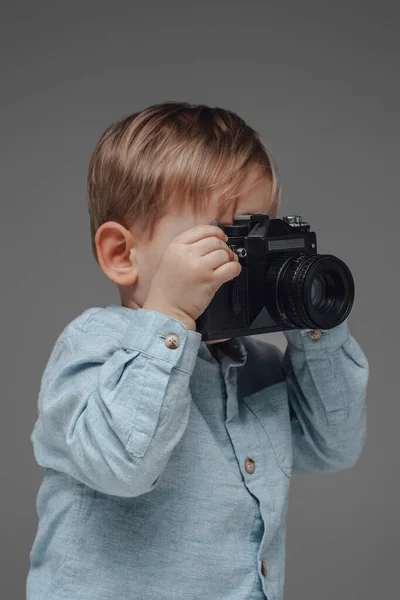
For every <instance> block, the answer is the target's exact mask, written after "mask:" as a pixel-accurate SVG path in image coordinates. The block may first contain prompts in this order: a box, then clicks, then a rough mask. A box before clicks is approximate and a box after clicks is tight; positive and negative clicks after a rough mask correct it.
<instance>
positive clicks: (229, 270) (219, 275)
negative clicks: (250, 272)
mask: <svg viewBox="0 0 400 600" xmlns="http://www.w3.org/2000/svg"><path fill="white" fill-rule="evenodd" d="M241 271H242V265H241V264H240V262H234V261H233V260H230V261H229V262H227V263H224V264H223V265H220V266H219V267H217V268H216V269H214V271H213V273H212V277H214V278H215V279H216V280H217V281H221V285H222V284H223V283H225V282H226V281H229V280H230V279H234V278H235V277H237V276H238V275H240V273H241Z"/></svg>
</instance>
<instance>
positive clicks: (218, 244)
mask: <svg viewBox="0 0 400 600" xmlns="http://www.w3.org/2000/svg"><path fill="white" fill-rule="evenodd" d="M193 246H194V248H195V249H196V252H199V253H200V256H204V255H205V254H208V253H209V252H212V251H213V250H219V249H222V250H225V251H226V252H227V253H228V254H229V256H230V258H231V259H233V258H234V257H235V256H236V254H235V253H234V252H233V250H231V248H229V246H228V245H227V244H226V243H225V242H224V240H221V238H219V237H215V236H212V237H207V238H203V239H201V240H199V241H198V242H195V243H194V244H193Z"/></svg>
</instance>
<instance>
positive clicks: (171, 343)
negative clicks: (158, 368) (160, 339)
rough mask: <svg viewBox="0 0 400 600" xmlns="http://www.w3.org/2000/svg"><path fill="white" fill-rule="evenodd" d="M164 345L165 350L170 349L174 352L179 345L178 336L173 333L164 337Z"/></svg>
mask: <svg viewBox="0 0 400 600" xmlns="http://www.w3.org/2000/svg"><path fill="white" fill-rule="evenodd" d="M164 343H165V345H166V346H167V348H171V349H172V350H175V348H177V347H178V346H179V344H180V339H179V336H178V335H176V334H175V333H169V334H168V335H167V336H166V338H165V340H164Z"/></svg>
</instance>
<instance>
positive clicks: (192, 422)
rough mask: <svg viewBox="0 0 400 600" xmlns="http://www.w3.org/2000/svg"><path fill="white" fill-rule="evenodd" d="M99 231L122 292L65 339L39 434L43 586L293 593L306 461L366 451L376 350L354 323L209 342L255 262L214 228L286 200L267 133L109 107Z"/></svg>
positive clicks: (67, 591)
mask: <svg viewBox="0 0 400 600" xmlns="http://www.w3.org/2000/svg"><path fill="white" fill-rule="evenodd" d="M88 201H89V214H90V219H91V233H92V246H93V251H94V255H95V257H96V260H97V261H98V264H99V266H100V267H101V269H102V271H103V272H104V273H105V275H106V276H107V277H108V278H109V279H110V280H111V281H113V282H114V283H115V284H116V285H117V286H118V289H119V293H120V298H121V304H120V305H114V304H112V305H109V306H105V307H95V308H89V309H87V310H85V311H84V312H83V313H82V314H81V315H79V316H78V317H77V318H75V319H74V320H73V321H72V322H71V323H69V324H68V325H67V326H66V328H65V329H64V331H63V332H62V333H61V335H60V337H59V338H58V340H57V342H56V344H55V347H54V349H53V351H52V353H51V356H50V358H49V361H48V363H47V366H46V369H45V371H44V374H43V377H42V382H41V388H40V394H39V416H38V420H37V422H36V424H35V428H34V431H33V434H32V441H33V445H34V451H35V457H36V459H37V461H38V463H39V465H41V466H42V467H43V468H44V481H43V483H42V486H41V488H40V491H39V495H38V503H37V507H38V514H39V527H38V532H37V536H36V539H35V542H34V545H33V548H32V552H31V555H30V558H31V568H30V572H29V575H28V581H27V598H28V600H61V599H63V600H67V599H68V600H76V599H77V598H82V599H84V600H128V599H129V600H133V599H138V600H139V599H140V600H150V599H151V600H154V599H157V600H160V599H168V600H173V599H176V600H189V599H191V600H192V599H196V600H250V599H251V600H258V599H260V600H261V599H262V598H264V599H265V598H268V600H281V599H282V598H283V589H284V569H285V533H286V529H285V528H286V513H287V507H288V490H289V484H290V479H291V474H292V471H293V470H295V471H302V472H321V471H338V470H341V469H346V468H349V467H351V466H353V465H354V464H355V462H356V461H357V459H358V458H359V456H360V453H361V451H362V448H363V446H364V442H365V437H366V404H365V395H366V387H367V380H368V363H367V360H366V358H365V356H364V354H363V352H362V350H361V348H360V346H359V345H358V344H357V342H356V341H355V340H354V339H353V337H352V336H351V335H350V334H349V331H348V323H347V321H344V322H343V323H342V324H340V325H339V326H337V327H335V328H334V329H330V330H327V331H310V330H290V331H285V332H284V333H285V336H286V338H287V341H288V346H287V350H286V351H285V354H284V356H282V354H281V353H280V351H279V350H278V349H277V348H276V347H275V346H274V345H272V344H268V343H266V342H263V341H261V340H260V339H257V338H255V337H254V336H245V337H237V338H232V339H227V338H226V339H223V340H217V341H216V342H202V339H201V334H200V333H198V332H197V331H196V326H195V320H196V319H197V318H198V317H199V316H200V314H202V313H203V312H204V310H205V309H206V307H207V306H208V304H209V303H210V301H211V299H212V297H213V296H214V294H215V292H216V291H217V289H218V288H219V287H220V286H221V285H222V284H223V283H225V282H226V281H228V280H230V279H232V278H234V277H236V276H237V275H238V274H239V273H240V270H241V265H240V264H239V262H238V260H237V257H236V255H235V254H234V253H232V251H231V250H230V249H229V248H228V246H227V245H226V240H227V237H226V236H225V234H224V232H223V230H222V229H221V228H219V227H215V226H214V225H211V223H212V221H213V220H218V221H219V222H220V224H221V225H222V226H225V225H227V224H229V223H232V219H233V217H234V215H236V214H250V213H268V214H269V215H271V216H276V214H277V209H278V202H279V183H278V176H277V170H276V167H275V165H274V161H273V159H272V157H271V155H270V153H269V152H268V150H267V149H266V148H265V146H264V145H263V144H262V143H261V141H260V139H259V136H258V134H257V133H256V132H255V131H254V130H253V129H251V128H250V127H249V126H248V125H246V124H245V123H244V121H243V120H242V119H240V118H239V117H238V116H237V115H236V114H234V113H232V112H229V111H226V110H222V109H220V108H210V107H207V106H204V105H199V106H194V105H190V104H187V103H175V102H168V103H164V104H160V105H155V106H151V107H149V108H147V109H146V110H143V111H141V112H139V113H136V114H134V115H131V116H129V117H127V118H125V119H124V120H122V121H120V122H118V123H115V124H113V125H111V126H110V127H109V128H108V129H107V131H106V132H105V133H104V135H103V137H102V138H101V140H100V141H99V143H98V146H97V148H96V150H95V152H94V154H93V156H92V158H91V162H90V166H89V174H88Z"/></svg>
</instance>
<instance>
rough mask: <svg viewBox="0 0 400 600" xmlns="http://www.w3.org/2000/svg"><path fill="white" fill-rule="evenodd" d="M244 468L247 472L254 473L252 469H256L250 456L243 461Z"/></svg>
mask: <svg viewBox="0 0 400 600" xmlns="http://www.w3.org/2000/svg"><path fill="white" fill-rule="evenodd" d="M244 468H245V469H246V471H247V472H248V473H250V474H251V473H254V471H255V470H256V465H255V463H254V460H253V459H251V458H246V460H245V461H244Z"/></svg>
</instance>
